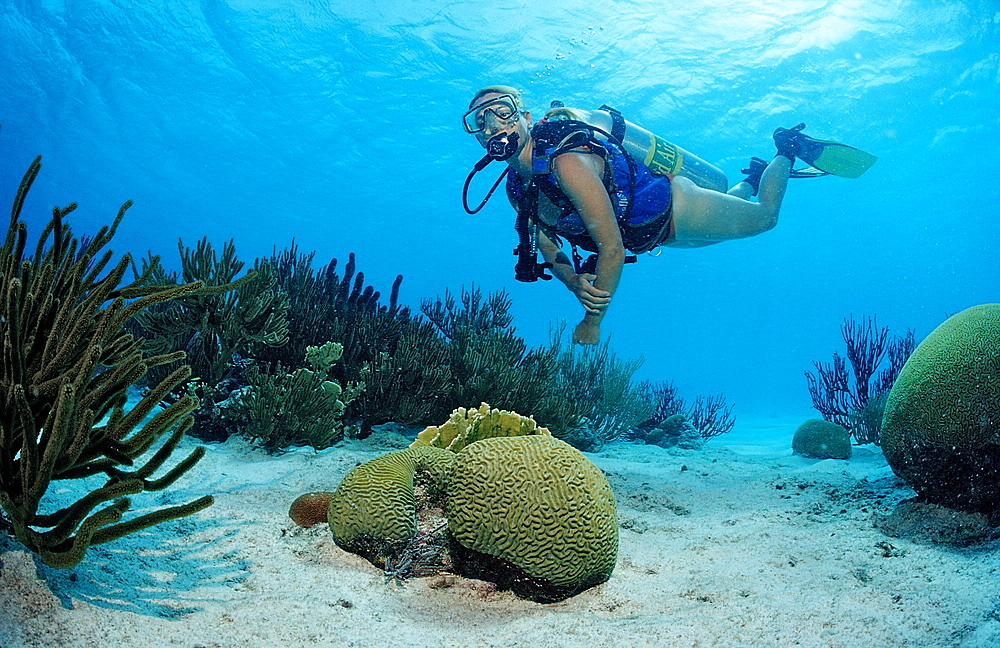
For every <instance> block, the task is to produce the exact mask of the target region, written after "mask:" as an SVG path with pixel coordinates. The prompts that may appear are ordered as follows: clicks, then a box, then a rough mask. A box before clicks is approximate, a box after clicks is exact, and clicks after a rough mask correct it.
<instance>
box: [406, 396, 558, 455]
mask: <svg viewBox="0 0 1000 648" xmlns="http://www.w3.org/2000/svg"><path fill="white" fill-rule="evenodd" d="M531 434H544V435H550V433H549V431H548V429H547V428H543V427H541V426H539V425H538V424H537V423H535V419H533V418H531V417H530V416H521V415H520V414H518V413H517V412H508V411H505V410H498V409H490V406H489V405H487V404H486V403H481V404H480V405H479V407H477V408H475V409H465V408H464V407H459V408H458V409H457V410H455V411H454V412H452V413H451V416H450V417H448V420H447V421H446V422H445V423H444V424H443V425H438V426H434V425H432V426H430V427H428V428H426V429H425V430H424V431H423V432H421V433H420V434H418V435H417V440H416V441H414V442H413V443H412V444H411V447H413V446H426V445H430V446H435V447H438V448H445V449H447V450H451V451H452V452H458V451H459V450H461V449H462V448H464V447H465V446H467V445H469V444H470V443H475V442H476V441H479V440H481V439H490V438H493V437H513V436H525V435H531Z"/></svg>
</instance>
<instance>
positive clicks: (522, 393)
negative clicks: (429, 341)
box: [420, 285, 571, 424]
mask: <svg viewBox="0 0 1000 648" xmlns="http://www.w3.org/2000/svg"><path fill="white" fill-rule="evenodd" d="M459 302H461V303H459ZM510 307H511V302H510V298H509V297H508V296H507V294H506V293H505V292H499V293H491V294H489V295H488V296H487V297H486V298H485V299H484V298H483V295H482V291H481V290H480V289H479V288H477V287H476V286H475V285H473V286H472V288H471V289H469V290H466V289H465V288H464V287H463V289H462V292H461V295H460V299H459V300H456V298H455V297H454V296H453V295H452V294H451V293H450V292H448V291H445V296H444V299H440V298H438V299H434V300H425V301H424V302H423V303H422V304H421V307H420V309H421V312H423V314H424V315H425V316H426V317H427V318H428V319H429V320H430V321H431V322H432V323H433V324H434V326H435V327H436V328H437V329H438V331H439V332H440V334H441V336H442V337H443V338H444V340H445V342H446V353H447V360H446V362H447V365H448V368H449V372H450V374H451V389H450V390H449V392H448V394H447V396H446V397H445V398H443V399H441V400H440V402H439V406H438V410H437V411H436V412H434V413H433V419H432V420H441V418H443V417H445V416H447V415H448V412H449V411H451V410H452V409H454V408H455V407H458V406H461V405H466V404H469V403H481V402H488V403H492V404H493V405H494V406H496V407H501V408H504V409H508V410H514V411H518V412H531V413H532V415H534V417H535V418H536V419H537V420H539V421H541V422H543V424H548V423H549V422H550V421H552V420H561V419H565V418H566V415H565V411H566V410H568V409H570V408H571V404H570V403H569V402H568V401H567V400H566V399H564V398H562V397H561V395H560V394H557V393H556V392H554V391H553V390H552V386H553V384H554V381H555V376H556V372H557V370H558V365H557V362H556V353H555V351H554V350H552V349H546V348H544V347H539V348H536V349H528V347H527V344H526V343H525V341H524V339H523V338H521V337H520V336H518V335H517V334H516V332H515V330H514V328H513V327H512V326H511V325H510V324H511V320H512V319H513V318H512V316H511V315H510V313H509V310H510Z"/></svg>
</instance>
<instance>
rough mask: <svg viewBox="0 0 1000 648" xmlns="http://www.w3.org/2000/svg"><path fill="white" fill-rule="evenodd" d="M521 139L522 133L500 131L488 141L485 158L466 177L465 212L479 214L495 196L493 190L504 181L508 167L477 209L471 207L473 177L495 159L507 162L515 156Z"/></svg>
mask: <svg viewBox="0 0 1000 648" xmlns="http://www.w3.org/2000/svg"><path fill="white" fill-rule="evenodd" d="M518 139H520V135H518V134H517V133H499V134H497V135H494V136H493V137H491V138H490V139H489V140H488V141H487V142H486V155H484V156H483V159H481V160H479V161H478V162H476V165H475V166H474V167H472V171H470V172H469V175H468V177H466V178H465V186H464V187H462V206H463V207H465V213H467V214H478V213H479V211H480V210H481V209H482V208H483V207H485V206H486V203H487V202H489V200H490V198H491V197H492V196H493V192H494V191H496V190H497V187H499V186H500V183H501V182H503V179H504V177H506V175H507V171H508V169H504V170H503V173H501V174H500V177H499V178H497V180H496V182H494V183H493V186H492V187H490V190H489V192H488V193H487V194H486V197H485V198H483V202H481V203H479V206H478V207H476V208H475V209H470V208H469V185H470V184H472V179H473V178H474V177H476V174H477V173H479V172H480V171H482V170H483V169H485V168H486V166H487V165H488V164H489V163H490V162H493V161H497V162H506V161H507V160H509V159H511V158H512V157H514V154H515V153H517V142H518Z"/></svg>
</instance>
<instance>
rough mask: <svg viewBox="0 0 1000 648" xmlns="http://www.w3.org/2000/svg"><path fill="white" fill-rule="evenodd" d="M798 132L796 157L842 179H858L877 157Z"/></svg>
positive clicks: (857, 149) (845, 145)
mask: <svg viewBox="0 0 1000 648" xmlns="http://www.w3.org/2000/svg"><path fill="white" fill-rule="evenodd" d="M795 130H799V133H798V134H797V137H796V139H797V140H798V144H799V150H798V152H797V153H796V157H797V158H799V159H800V160H802V161H803V162H805V163H806V164H808V165H810V166H812V167H814V168H816V169H819V170H820V171H825V172H826V173H829V174H832V175H835V176H840V177H842V178H859V177H861V175H862V174H863V173H864V172H865V171H867V170H868V169H870V168H871V166H872V165H873V164H875V161H876V160H878V158H877V157H875V156H874V155H872V154H871V153H868V152H866V151H862V150H861V149H859V148H854V147H853V146H848V145H847V144H840V143H839V142H829V141H824V140H818V139H816V138H814V137H809V136H808V135H806V134H805V133H802V132H801V129H799V128H798V127H796V129H795Z"/></svg>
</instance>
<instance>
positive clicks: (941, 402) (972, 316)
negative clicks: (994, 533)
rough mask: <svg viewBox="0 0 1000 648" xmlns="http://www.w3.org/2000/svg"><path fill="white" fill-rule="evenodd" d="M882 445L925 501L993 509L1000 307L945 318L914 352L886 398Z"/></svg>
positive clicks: (996, 498)
mask: <svg viewBox="0 0 1000 648" xmlns="http://www.w3.org/2000/svg"><path fill="white" fill-rule="evenodd" d="M881 444H882V449H883V451H884V452H885V456H886V459H887V460H888V462H889V465H890V466H891V467H892V469H893V471H894V472H895V473H896V474H897V475H899V476H900V477H902V478H903V479H904V480H906V481H907V483H909V484H910V485H911V486H912V487H913V488H914V490H916V491H917V493H918V494H919V495H920V496H921V497H923V498H924V499H926V500H927V501H930V502H932V503H935V504H941V505H943V506H949V507H951V508H957V509H963V510H971V511H981V512H986V513H996V512H997V511H998V510H1000V508H998V506H1000V505H998V502H1000V304H983V305H980V306H974V307H972V308H969V309H966V310H964V311H962V312H961V313H958V314H957V315H954V316H952V317H950V318H948V319H947V320H946V321H945V322H943V323H942V324H941V325H940V326H938V327H937V328H936V329H934V331H932V332H931V334H930V335H928V336H927V339H925V340H924V341H923V342H921V343H920V345H919V346H918V347H917V348H916V349H915V350H914V351H913V354H912V355H911V356H910V358H909V359H908V360H907V362H906V364H905V365H904V366H903V369H902V370H901V371H900V373H899V377H898V378H897V379H896V383H895V384H894V385H893V387H892V390H891V391H890V393H889V398H888V401H887V402H886V408H885V416H884V418H883V420H882V436H881Z"/></svg>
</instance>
